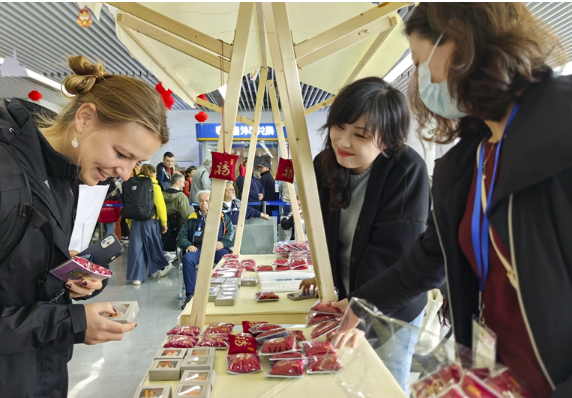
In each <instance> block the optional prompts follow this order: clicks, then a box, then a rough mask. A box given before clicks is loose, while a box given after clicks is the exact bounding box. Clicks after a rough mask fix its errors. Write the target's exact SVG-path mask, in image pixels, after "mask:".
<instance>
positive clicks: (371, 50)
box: [344, 16, 399, 86]
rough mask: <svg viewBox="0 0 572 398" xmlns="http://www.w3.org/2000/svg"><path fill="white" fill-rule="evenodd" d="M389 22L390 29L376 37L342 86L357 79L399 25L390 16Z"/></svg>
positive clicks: (394, 18)
mask: <svg viewBox="0 0 572 398" xmlns="http://www.w3.org/2000/svg"><path fill="white" fill-rule="evenodd" d="M390 22H391V28H390V29H388V30H386V31H384V32H381V33H380V34H379V36H377V38H376V39H375V41H374V42H373V43H372V45H371V46H370V47H369V49H368V50H367V52H366V53H365V55H364V56H363V57H362V59H361V60H360V61H359V63H358V64H357V65H356V67H355V69H354V71H353V72H352V73H351V75H350V76H349V77H348V79H347V80H346V82H345V84H344V86H347V85H348V84H351V83H353V82H354V80H356V79H357V77H358V76H359V74H360V73H361V72H362V71H363V69H364V68H365V67H366V65H367V64H368V63H369V61H370V60H371V59H372V58H373V56H374V55H375V53H376V52H377V50H379V48H380V47H381V45H382V44H383V43H385V41H386V40H387V38H388V37H389V35H391V33H392V32H393V31H394V30H395V29H396V28H397V26H398V23H399V22H398V20H397V17H395V16H391V17H390Z"/></svg>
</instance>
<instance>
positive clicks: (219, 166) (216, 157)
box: [210, 152, 238, 181]
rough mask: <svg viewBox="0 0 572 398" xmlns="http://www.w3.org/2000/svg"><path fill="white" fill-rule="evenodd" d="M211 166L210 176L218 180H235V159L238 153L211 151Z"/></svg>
mask: <svg viewBox="0 0 572 398" xmlns="http://www.w3.org/2000/svg"><path fill="white" fill-rule="evenodd" d="M212 160H213V164H212V168H211V174H210V178H217V179H219V180H227V181H236V175H235V174H236V172H235V170H236V161H237V160H238V155H231V154H230V153H226V152H225V153H220V152H212Z"/></svg>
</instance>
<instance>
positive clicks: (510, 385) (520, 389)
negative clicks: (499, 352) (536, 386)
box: [485, 368, 533, 398]
mask: <svg viewBox="0 0 572 398" xmlns="http://www.w3.org/2000/svg"><path fill="white" fill-rule="evenodd" d="M485 383H486V384H487V385H488V386H489V387H491V388H492V389H493V390H495V391H496V392H497V393H499V394H500V395H501V396H503V397H511V398H513V397H514V398H533V397H532V394H531V393H530V392H529V391H528V390H527V389H526V387H524V386H523V385H522V384H521V383H520V382H519V381H518V380H517V379H516V377H515V375H514V373H512V372H511V371H510V370H509V369H508V368H503V369H501V370H500V371H497V372H495V373H493V374H492V375H491V376H489V377H488V378H487V379H486V380H485Z"/></svg>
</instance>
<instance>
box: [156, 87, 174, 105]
mask: <svg viewBox="0 0 572 398" xmlns="http://www.w3.org/2000/svg"><path fill="white" fill-rule="evenodd" d="M155 90H157V92H158V93H159V94H161V99H162V100H163V103H164V104H165V108H167V109H168V110H171V108H172V107H173V105H175V98H173V92H172V91H171V90H168V89H166V88H165V87H163V83H161V82H159V83H157V85H156V86H155Z"/></svg>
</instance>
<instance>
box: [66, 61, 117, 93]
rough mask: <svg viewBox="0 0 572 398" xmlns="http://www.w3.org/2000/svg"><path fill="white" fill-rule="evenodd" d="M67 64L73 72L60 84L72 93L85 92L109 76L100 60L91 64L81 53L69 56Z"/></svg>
mask: <svg viewBox="0 0 572 398" xmlns="http://www.w3.org/2000/svg"><path fill="white" fill-rule="evenodd" d="M68 64H69V66H70V68H71V70H72V72H73V73H74V74H73V75H69V76H67V77H66V78H65V79H64V81H63V82H62V85H63V87H64V88H65V90H66V91H67V92H68V93H70V94H72V95H78V94H86V93H87V92H89V91H90V90H91V89H92V88H93V86H94V85H95V84H96V83H97V82H98V81H100V80H102V79H105V78H106V77H109V76H111V75H110V74H109V73H107V72H106V71H105V68H104V67H103V64H102V63H101V62H98V63H97V64H93V63H92V62H91V61H90V60H89V59H87V58H86V57H84V56H83V55H74V56H71V57H69V59H68Z"/></svg>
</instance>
